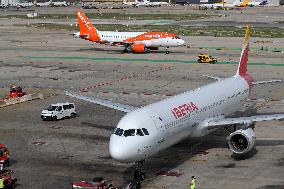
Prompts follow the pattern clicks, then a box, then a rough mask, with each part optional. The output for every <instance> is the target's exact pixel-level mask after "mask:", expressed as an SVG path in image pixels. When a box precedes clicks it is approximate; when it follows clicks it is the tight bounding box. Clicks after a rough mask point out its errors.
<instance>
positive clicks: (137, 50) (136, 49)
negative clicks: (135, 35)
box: [131, 44, 146, 53]
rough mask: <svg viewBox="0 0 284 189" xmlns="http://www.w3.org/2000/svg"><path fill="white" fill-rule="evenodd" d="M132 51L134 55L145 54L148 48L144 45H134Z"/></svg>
mask: <svg viewBox="0 0 284 189" xmlns="http://www.w3.org/2000/svg"><path fill="white" fill-rule="evenodd" d="M131 50H132V52H133V53H144V52H145V51H146V47H145V45H144V44H133V45H132V46H131Z"/></svg>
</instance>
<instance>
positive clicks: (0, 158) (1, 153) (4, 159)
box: [0, 144, 10, 166]
mask: <svg viewBox="0 0 284 189" xmlns="http://www.w3.org/2000/svg"><path fill="white" fill-rule="evenodd" d="M9 157H10V153H9V150H8V148H7V147H6V146H5V145H4V144H0V163H3V164H4V166H9V165H10V160H9Z"/></svg>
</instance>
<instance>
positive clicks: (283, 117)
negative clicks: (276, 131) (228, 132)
mask: <svg viewBox="0 0 284 189" xmlns="http://www.w3.org/2000/svg"><path fill="white" fill-rule="evenodd" d="M272 120H279V121H284V114H267V115H257V116H251V117H239V118H225V119H221V120H210V121H208V122H206V126H207V128H208V130H210V129H215V128H218V127H224V126H228V125H233V124H247V123H254V122H257V121H272Z"/></svg>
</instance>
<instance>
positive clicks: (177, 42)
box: [97, 31, 185, 47]
mask: <svg viewBox="0 0 284 189" xmlns="http://www.w3.org/2000/svg"><path fill="white" fill-rule="evenodd" d="M97 33H98V36H99V37H100V41H98V43H100V42H102V43H103V42H108V43H113V44H123V43H134V44H144V45H145V46H146V47H176V46H181V45H184V43H185V41H184V40H183V39H180V38H179V37H178V36H176V35H172V34H170V33H168V35H167V33H166V32H115V31H98V32H97Z"/></svg>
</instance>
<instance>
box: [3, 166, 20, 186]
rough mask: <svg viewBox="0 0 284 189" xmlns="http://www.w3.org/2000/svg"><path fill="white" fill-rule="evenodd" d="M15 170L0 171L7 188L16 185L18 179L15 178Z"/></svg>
mask: <svg viewBox="0 0 284 189" xmlns="http://www.w3.org/2000/svg"><path fill="white" fill-rule="evenodd" d="M13 173H14V171H12V170H2V171H0V178H2V179H3V180H4V185H5V188H7V189H8V188H9V189H14V188H15V187H16V182H17V179H15V178H13Z"/></svg>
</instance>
